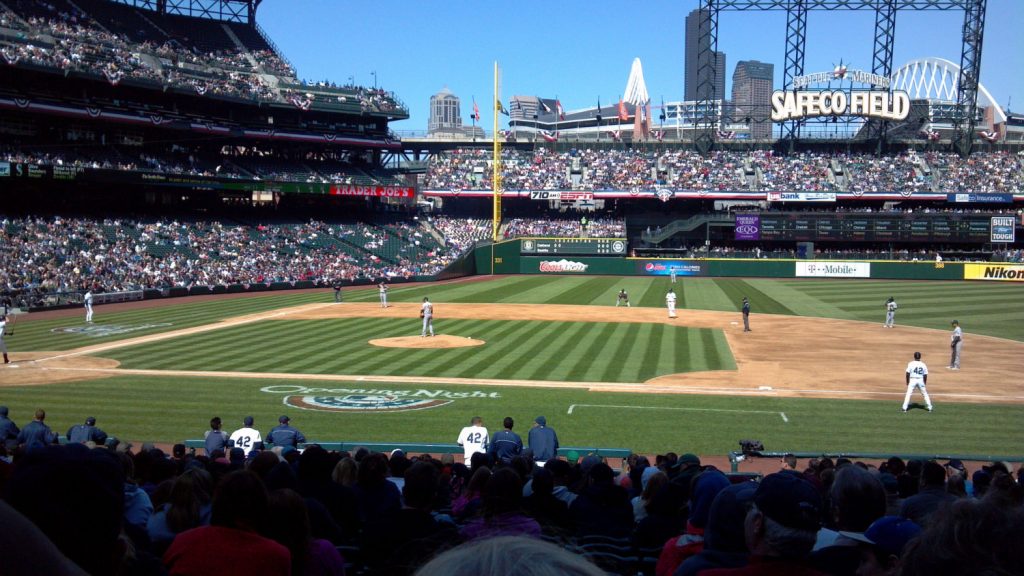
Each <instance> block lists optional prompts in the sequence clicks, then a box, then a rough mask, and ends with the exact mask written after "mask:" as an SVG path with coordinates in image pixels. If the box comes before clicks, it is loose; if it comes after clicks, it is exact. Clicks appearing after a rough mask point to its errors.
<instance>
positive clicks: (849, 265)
mask: <svg viewBox="0 0 1024 576" xmlns="http://www.w3.org/2000/svg"><path fill="white" fill-rule="evenodd" d="M473 257H474V259H475V260H476V270H477V273H478V274H490V273H491V266H492V261H493V266H494V268H493V273H494V274H566V275H576V274H578V275H587V274H602V275H613V276H668V275H669V274H670V273H671V272H670V271H671V269H673V268H675V270H676V275H677V276H680V277H682V276H714V277H752V278H797V277H800V278H876V279H900V280H963V279H964V265H963V264H962V263H959V262H939V263H937V262H933V261H922V262H895V261H865V260H857V261H842V260H764V259H762V260H753V259H742V258H718V259H712V258H709V259H706V260H700V259H666V258H616V257H613V256H600V257H595V256H568V255H560V254H559V255H551V256H522V255H520V253H519V241H518V240H508V241H504V242H499V243H497V244H493V245H488V246H481V247H478V248H477V249H476V252H475V253H474V255H473Z"/></svg>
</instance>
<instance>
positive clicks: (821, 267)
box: [796, 262, 871, 278]
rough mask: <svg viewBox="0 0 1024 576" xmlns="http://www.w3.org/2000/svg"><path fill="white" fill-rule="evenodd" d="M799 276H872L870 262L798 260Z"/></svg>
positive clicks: (797, 272)
mask: <svg viewBox="0 0 1024 576" xmlns="http://www.w3.org/2000/svg"><path fill="white" fill-rule="evenodd" d="M796 276H797V277H798V278H870V277H871V263H870V262H797V263H796Z"/></svg>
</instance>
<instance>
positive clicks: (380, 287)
mask: <svg viewBox="0 0 1024 576" xmlns="http://www.w3.org/2000/svg"><path fill="white" fill-rule="evenodd" d="M377 291H378V292H380V307H381V308H387V307H388V285H387V283H385V282H384V281H383V280H381V281H380V284H377Z"/></svg>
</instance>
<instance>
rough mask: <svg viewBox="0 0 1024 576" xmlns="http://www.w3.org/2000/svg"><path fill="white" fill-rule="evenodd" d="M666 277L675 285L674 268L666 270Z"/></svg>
mask: <svg viewBox="0 0 1024 576" xmlns="http://www.w3.org/2000/svg"><path fill="white" fill-rule="evenodd" d="M668 277H669V278H671V279H672V283H673V284H675V283H676V267H675V266H672V267H671V268H669V269H668Z"/></svg>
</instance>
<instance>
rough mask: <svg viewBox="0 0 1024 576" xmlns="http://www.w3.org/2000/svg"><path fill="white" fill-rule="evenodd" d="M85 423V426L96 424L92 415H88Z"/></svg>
mask: <svg viewBox="0 0 1024 576" xmlns="http://www.w3.org/2000/svg"><path fill="white" fill-rule="evenodd" d="M85 425H86V426H94V425H96V419H95V418H93V417H92V416H89V417H88V418H86V419H85Z"/></svg>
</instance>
